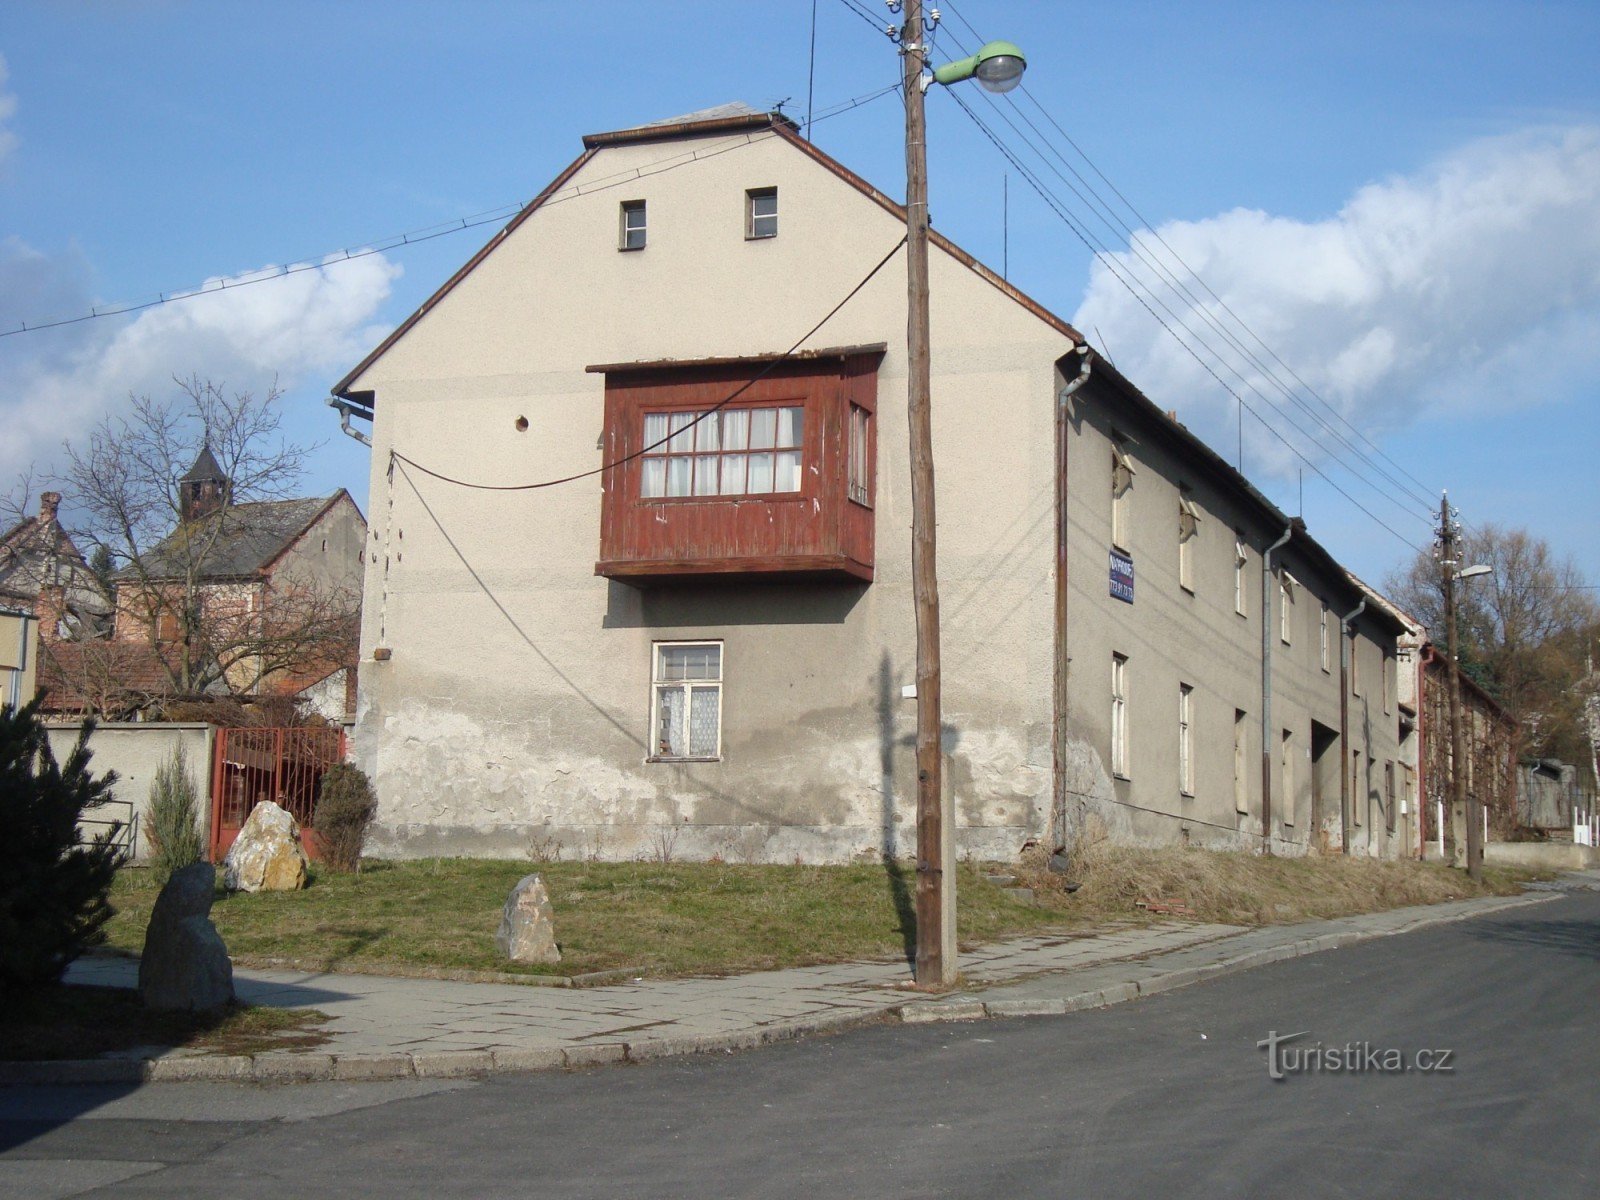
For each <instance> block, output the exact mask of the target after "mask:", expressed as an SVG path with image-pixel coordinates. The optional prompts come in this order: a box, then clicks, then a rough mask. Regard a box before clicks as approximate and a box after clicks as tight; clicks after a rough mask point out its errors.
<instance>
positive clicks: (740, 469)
mask: <svg viewBox="0 0 1600 1200" xmlns="http://www.w3.org/2000/svg"><path fill="white" fill-rule="evenodd" d="M746 461H747V460H746V458H745V456H744V455H743V454H728V455H724V456H723V459H722V494H723V495H724V496H742V495H744V478H745V474H744V473H745V463H746Z"/></svg>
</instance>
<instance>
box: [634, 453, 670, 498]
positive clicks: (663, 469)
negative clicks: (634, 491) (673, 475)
mask: <svg viewBox="0 0 1600 1200" xmlns="http://www.w3.org/2000/svg"><path fill="white" fill-rule="evenodd" d="M639 494H640V495H641V496H665V495H666V494H667V460H666V459H664V458H647V459H645V460H644V473H643V475H642V476H641V477H640V480H639Z"/></svg>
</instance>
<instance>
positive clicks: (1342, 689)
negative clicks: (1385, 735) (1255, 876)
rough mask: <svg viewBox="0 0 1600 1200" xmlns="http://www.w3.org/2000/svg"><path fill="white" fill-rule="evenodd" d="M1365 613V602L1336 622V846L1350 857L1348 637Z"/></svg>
mask: <svg viewBox="0 0 1600 1200" xmlns="http://www.w3.org/2000/svg"><path fill="white" fill-rule="evenodd" d="M1366 611H1367V598H1366V597H1365V596H1363V597H1362V598H1361V603H1360V604H1358V605H1356V606H1355V607H1354V608H1352V609H1351V610H1350V611H1349V612H1348V613H1346V614H1345V615H1344V616H1342V617H1340V618H1339V843H1340V846H1339V848H1340V851H1341V853H1344V854H1349V853H1350V819H1351V817H1353V816H1354V815H1355V808H1354V805H1353V804H1352V799H1353V798H1352V797H1351V795H1350V637H1349V630H1350V625H1351V622H1353V621H1354V620H1355V619H1356V618H1357V617H1359V616H1360V615H1361V614H1362V613H1364V612H1366Z"/></svg>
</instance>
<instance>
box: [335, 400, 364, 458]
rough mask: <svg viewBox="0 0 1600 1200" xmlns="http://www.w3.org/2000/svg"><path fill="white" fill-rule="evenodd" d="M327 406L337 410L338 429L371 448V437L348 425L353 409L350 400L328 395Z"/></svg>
mask: <svg viewBox="0 0 1600 1200" xmlns="http://www.w3.org/2000/svg"><path fill="white" fill-rule="evenodd" d="M328 407H329V408H332V409H337V410H338V413H339V429H340V430H341V431H342V432H343V433H344V435H345V436H346V437H352V438H355V440H356V441H358V442H360V443H361V444H362V445H363V446H366V447H367V448H368V449H371V448H372V439H371V438H369V437H368V436H367V435H366V434H364V433H362V432H361V431H360V430H359V429H353V428H351V426H350V417H351V414H352V413H353V412H354V409H353V407H352V405H351V404H350V401H348V400H346V399H344V398H343V397H340V396H329V397H328Z"/></svg>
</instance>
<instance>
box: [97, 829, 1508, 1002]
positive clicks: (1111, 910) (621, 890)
mask: <svg viewBox="0 0 1600 1200" xmlns="http://www.w3.org/2000/svg"><path fill="white" fill-rule="evenodd" d="M530 869H532V868H530V866H529V864H528V863H526V862H503V861H485V860H479V859H425V860H417V861H409V862H400V861H395V862H382V861H376V862H375V861H369V862H367V863H366V864H364V866H363V869H362V872H361V874H359V875H334V874H327V873H314V874H313V876H312V883H311V886H310V887H309V888H307V889H306V890H305V891H303V892H278V893H261V894H257V895H247V894H244V893H239V894H235V895H227V894H221V895H219V897H218V899H217V902H216V904H215V905H214V906H213V907H212V910H211V918H212V920H213V921H214V922H215V923H216V926H217V929H218V930H219V932H220V933H221V934H222V937H223V940H224V941H225V942H226V943H227V945H228V949H229V951H230V952H231V953H233V954H235V955H237V956H240V957H243V958H245V959H246V960H247V961H249V960H254V961H256V962H257V963H260V962H261V961H262V960H268V959H273V960H280V961H281V960H288V961H292V962H294V963H296V964H298V965H305V966H314V967H317V968H320V969H325V970H339V969H343V970H358V971H375V972H380V973H381V972H382V971H384V970H395V969H397V968H398V969H400V970H403V971H416V970H425V971H426V970H442V971H461V970H466V971H495V972H512V973H517V974H529V975H580V974H586V973H589V972H594V971H613V970H617V969H620V968H637V969H641V970H643V971H644V972H645V973H647V974H649V975H651V976H655V977H658V978H659V977H665V976H681V975H715V974H731V973H736V972H744V971H758V970H769V969H773V968H779V967H792V966H804V965H807V964H811V963H824V962H840V961H847V960H850V959H860V958H877V957H891V956H908V955H909V954H910V952H911V947H912V938H913V930H914V928H915V925H914V919H913V911H914V905H913V890H914V888H915V875H914V872H913V871H912V870H911V868H910V867H908V866H904V865H896V866H894V867H891V868H886V867H884V866H882V865H857V866H844V867H795V866H744V865H733V864H726V863H581V862H557V863H543V864H540V865H539V866H538V868H537V869H538V871H539V872H540V873H541V874H542V875H543V876H544V878H545V883H546V886H547V887H548V888H549V891H550V899H551V903H552V905H553V907H554V910H555V930H556V939H557V941H558V943H559V944H560V947H561V954H562V961H561V962H560V963H559V964H555V965H551V966H546V965H521V964H511V963H507V962H506V961H505V960H504V959H502V958H501V957H500V956H499V955H498V953H497V952H496V951H495V947H494V933H495V929H496V927H497V926H498V924H499V920H500V909H501V906H502V905H503V904H504V903H505V898H506V895H507V893H508V892H510V890H511V888H512V887H513V885H515V884H516V882H517V880H518V879H520V878H521V877H522V876H523V875H526V874H527V873H528V872H529V870H530ZM1078 869H1079V874H1078V876H1077V877H1078V878H1080V879H1081V880H1082V881H1083V888H1082V890H1080V891H1079V892H1078V893H1077V894H1076V895H1074V896H1067V895H1066V894H1065V893H1064V892H1063V891H1062V890H1061V883H1062V880H1061V877H1060V876H1057V875H1052V874H1050V873H1049V872H1048V871H1046V870H1044V869H1043V866H1042V862H1033V863H1031V864H1030V865H1025V866H1024V867H1022V868H1012V870H1014V871H1018V873H1020V874H1021V875H1022V877H1023V878H1022V882H1023V883H1024V884H1025V885H1031V886H1033V887H1034V888H1035V890H1036V893H1037V895H1038V896H1039V899H1040V903H1039V904H1038V905H1030V904H1027V903H1024V902H1021V901H1019V900H1017V899H1015V898H1013V897H1011V896H1008V895H1006V894H1004V893H1003V892H1002V891H1001V890H1000V889H999V888H996V887H994V886H992V885H991V884H989V883H986V882H985V881H984V880H983V878H982V876H981V874H980V872H979V869H978V868H977V867H975V866H973V865H970V864H964V865H962V866H961V868H960V874H959V875H958V877H957V889H958V893H959V897H960V899H959V903H958V906H957V914H958V924H959V927H960V937H961V941H962V943H963V944H964V945H971V944H974V943H979V942H985V941H992V940H994V939H996V938H1000V937H1007V936H1013V935H1017V934H1026V933H1039V932H1045V931H1052V930H1062V929H1072V928H1077V929H1082V928H1084V927H1093V926H1096V925H1101V924H1104V923H1106V922H1108V921H1117V922H1127V921H1129V920H1134V921H1137V920H1142V919H1144V916H1145V914H1143V913H1142V911H1141V910H1139V909H1137V908H1136V907H1134V905H1135V902H1136V901H1137V900H1139V899H1141V898H1142V897H1145V896H1150V897H1162V898H1168V899H1181V900H1185V901H1187V902H1188V903H1190V904H1192V905H1193V906H1194V909H1195V915H1196V916H1197V917H1198V918H1200V919H1202V920H1208V921H1223V922H1228V923H1233V924H1247V925H1254V924H1261V923H1270V922H1276V921H1297V920H1304V919H1308V918H1313V917H1332V916H1342V915H1345V914H1349V913H1356V912H1368V911H1372V910H1375V909H1380V908H1392V907H1395V906H1398V905H1408V904H1426V903H1432V902H1435V901H1439V900H1448V899H1456V898H1459V897H1462V896H1467V895H1474V894H1484V893H1487V892H1493V891H1515V890H1516V884H1517V882H1520V880H1521V879H1524V878H1527V877H1528V876H1527V875H1526V874H1521V875H1514V874H1513V873H1511V872H1506V871H1495V872H1491V878H1490V883H1489V885H1488V886H1486V887H1484V888H1483V889H1473V888H1471V887H1470V886H1469V884H1468V881H1467V880H1466V878H1465V877H1464V876H1463V875H1462V874H1461V873H1460V872H1456V871H1450V870H1448V869H1446V868H1442V867H1434V866H1423V865H1420V864H1416V863H1386V862H1371V861H1367V860H1351V861H1344V860H1339V859H1320V858H1319V859H1278V858H1258V857H1253V856H1250V855H1243V854H1215V853H1209V852H1205V851H1199V850H1160V851H1140V850H1119V849H1114V848H1110V847H1105V846H1101V847H1097V848H1094V849H1093V850H1092V851H1091V852H1089V853H1088V854H1086V855H1084V856H1082V857H1081V858H1080V861H1079V864H1078ZM155 896H156V889H155V887H154V885H153V883H152V882H151V880H150V878H149V873H148V872H145V871H141V870H137V869H130V870H125V871H123V872H122V874H121V875H120V876H119V877H118V880H117V884H116V887H115V888H114V890H113V892H112V897H111V899H112V904H113V905H114V907H115V908H116V910H117V913H116V916H115V917H114V918H113V920H112V922H111V924H110V926H109V927H108V933H109V936H110V941H111V944H112V945H113V946H115V947H117V948H119V949H123V950H127V951H130V952H133V953H138V952H139V950H140V949H141V948H142V946H143V941H144V929H145V925H146V924H147V923H148V921H149V917H150V906H151V905H152V904H153V903H154V901H155Z"/></svg>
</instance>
